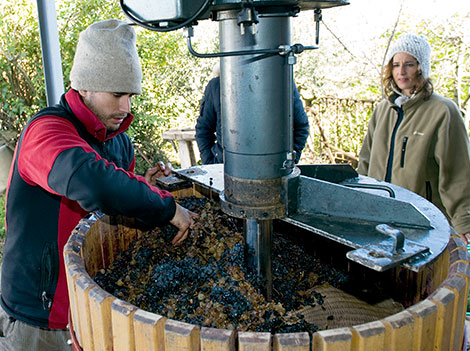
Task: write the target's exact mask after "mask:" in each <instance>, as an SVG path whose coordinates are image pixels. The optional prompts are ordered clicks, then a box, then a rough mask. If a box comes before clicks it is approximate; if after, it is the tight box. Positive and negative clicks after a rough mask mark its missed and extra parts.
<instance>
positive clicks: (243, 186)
mask: <svg viewBox="0 0 470 351" xmlns="http://www.w3.org/2000/svg"><path fill="white" fill-rule="evenodd" d="M238 13H239V10H234V11H231V10H229V11H221V12H219V13H218V17H217V19H218V20H219V21H220V22H219V32H220V47H221V51H222V52H230V51H248V50H263V49H273V48H279V47H280V46H281V45H290V17H288V16H283V15H279V16H266V17H263V16H260V18H259V23H258V24H257V25H256V27H254V26H253V25H251V26H248V27H247V28H241V27H240V26H239V25H238V23H237V15H238ZM291 68H292V67H291V66H290V65H289V64H288V62H287V59H286V57H284V56H281V55H279V54H273V55H259V54H258V55H248V54H247V55H241V56H228V57H222V58H221V75H220V77H221V78H220V82H221V83H220V84H221V88H220V89H221V114H222V139H223V144H224V193H223V195H222V196H221V199H222V208H223V210H224V212H226V213H228V214H230V215H233V216H235V217H240V218H243V219H245V222H244V224H245V244H246V253H247V265H248V268H249V269H251V271H252V272H253V273H255V274H257V276H258V277H259V278H260V279H262V280H263V283H264V287H265V291H264V293H265V297H266V299H267V300H268V301H270V300H271V298H272V268H271V263H272V262H271V234H272V228H273V226H272V219H274V218H281V217H284V216H285V213H286V206H285V204H284V203H283V202H282V179H283V177H285V176H287V175H288V174H289V173H290V172H292V168H289V167H286V165H287V164H288V163H289V162H288V161H287V159H288V157H289V156H288V155H290V156H292V153H291V151H292V150H291V148H292V136H291V134H292V126H291V124H292V120H291V118H290V117H292V112H291V109H292V101H291V100H292V97H291V96H292V95H290V94H291V92H290V89H289V79H290V78H291ZM290 84H292V83H290Z"/></svg>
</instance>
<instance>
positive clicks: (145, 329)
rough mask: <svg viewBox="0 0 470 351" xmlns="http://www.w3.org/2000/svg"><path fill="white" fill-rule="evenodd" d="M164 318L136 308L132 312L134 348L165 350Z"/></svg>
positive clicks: (154, 350)
mask: <svg viewBox="0 0 470 351" xmlns="http://www.w3.org/2000/svg"><path fill="white" fill-rule="evenodd" d="M165 322H166V318H165V317H162V316H160V315H157V314H155V313H150V312H147V311H144V310H141V309H138V310H137V311H135V313H134V338H135V349H136V350H145V351H165V340H164V330H165Z"/></svg>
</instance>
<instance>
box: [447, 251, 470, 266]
mask: <svg viewBox="0 0 470 351" xmlns="http://www.w3.org/2000/svg"><path fill="white" fill-rule="evenodd" d="M469 257H470V256H469V254H468V251H467V250H466V249H465V248H463V247H458V248H457V249H456V250H454V251H452V252H451V253H450V262H451V263H452V264H453V263H456V262H466V263H469Z"/></svg>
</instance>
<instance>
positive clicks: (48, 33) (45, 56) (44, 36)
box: [37, 0, 64, 106]
mask: <svg viewBox="0 0 470 351" xmlns="http://www.w3.org/2000/svg"><path fill="white" fill-rule="evenodd" d="M37 7H38V22H39V34H40V37H41V48H42V60H43V65H44V80H45V84H46V97H47V105H48V106H51V105H54V104H57V103H58V102H59V100H60V96H61V95H62V94H63V93H64V79H63V77H62V60H61V57H60V42H59V32H58V30H57V15H56V10H55V3H54V0H37Z"/></svg>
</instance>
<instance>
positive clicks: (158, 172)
mask: <svg viewBox="0 0 470 351" xmlns="http://www.w3.org/2000/svg"><path fill="white" fill-rule="evenodd" d="M171 171H172V167H171V163H167V164H166V165H165V164H164V163H163V162H162V161H158V162H157V165H156V166H155V167H153V168H149V169H147V171H146V172H145V179H146V180H147V183H149V184H150V185H155V184H156V181H155V180H156V179H157V178H161V177H168V176H169V175H170V174H171Z"/></svg>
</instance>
